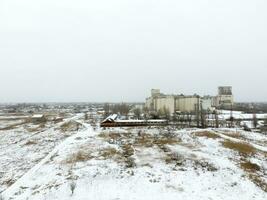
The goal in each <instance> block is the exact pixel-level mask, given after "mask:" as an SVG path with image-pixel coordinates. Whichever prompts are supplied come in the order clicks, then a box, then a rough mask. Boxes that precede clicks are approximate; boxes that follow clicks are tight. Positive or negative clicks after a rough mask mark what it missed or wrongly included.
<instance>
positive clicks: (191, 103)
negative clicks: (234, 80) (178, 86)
mask: <svg viewBox="0 0 267 200" xmlns="http://www.w3.org/2000/svg"><path fill="white" fill-rule="evenodd" d="M233 104H234V97H233V94H232V87H231V86H223V87H218V94H217V95H216V96H199V95H197V94H194V95H183V94H180V95H169V94H162V93H161V92H160V90H159V89H152V90H151V96H150V97H148V98H147V99H146V103H145V107H146V108H148V109H149V110H150V111H154V112H161V111H162V112H164V111H166V110H167V111H168V112H169V113H170V114H174V113H177V112H182V113H185V112H187V113H193V112H199V111H200V110H205V111H213V110H214V109H216V108H231V107H232V106H233Z"/></svg>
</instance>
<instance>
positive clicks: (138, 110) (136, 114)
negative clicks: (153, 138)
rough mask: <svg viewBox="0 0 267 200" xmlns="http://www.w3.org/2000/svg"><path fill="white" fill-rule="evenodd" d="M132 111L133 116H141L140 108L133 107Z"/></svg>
mask: <svg viewBox="0 0 267 200" xmlns="http://www.w3.org/2000/svg"><path fill="white" fill-rule="evenodd" d="M133 112H134V115H135V117H136V118H137V119H140V116H141V109H140V108H135V109H134V110H133Z"/></svg>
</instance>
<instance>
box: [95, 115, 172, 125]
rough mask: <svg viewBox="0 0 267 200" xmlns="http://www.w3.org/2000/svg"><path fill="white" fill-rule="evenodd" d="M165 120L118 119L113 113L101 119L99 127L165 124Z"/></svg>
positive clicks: (166, 123)
mask: <svg viewBox="0 0 267 200" xmlns="http://www.w3.org/2000/svg"><path fill="white" fill-rule="evenodd" d="M166 125H168V121H167V120H120V119H118V115H116V114H113V115H110V116H109V117H107V118H106V119H105V120H103V121H102V122H101V124H100V127H129V126H166Z"/></svg>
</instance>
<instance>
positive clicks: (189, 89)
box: [0, 0, 267, 102]
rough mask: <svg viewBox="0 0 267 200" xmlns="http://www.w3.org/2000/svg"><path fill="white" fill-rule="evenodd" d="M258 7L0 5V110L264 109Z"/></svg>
mask: <svg viewBox="0 0 267 200" xmlns="http://www.w3.org/2000/svg"><path fill="white" fill-rule="evenodd" d="M266 79H267V1H266V0H253V1H252V0H223V1H222V0H201V1H199V0H186V1H181V0H145V1H144V0H134V1H133V0H132V1H130V0H112V1H111V0H97V1H88V0H75V1H74V0H72V1H70V0H45V1H44V0H42V1H40V0H24V1H21V0H0V102H38V101H40V102H46V101H65V102H66V101H104V102H105V101H144V99H145V97H146V96H148V95H149V94H150V89H151V88H160V89H161V90H162V91H163V92H165V93H184V94H193V93H198V94H201V95H202V94H211V95H215V94H216V93H217V86H219V85H232V86H233V92H234V95H235V100H236V101H267V89H266V86H265V85H266Z"/></svg>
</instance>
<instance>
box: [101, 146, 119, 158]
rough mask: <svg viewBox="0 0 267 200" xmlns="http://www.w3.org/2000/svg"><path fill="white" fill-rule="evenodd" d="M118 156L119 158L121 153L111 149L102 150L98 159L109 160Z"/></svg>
mask: <svg viewBox="0 0 267 200" xmlns="http://www.w3.org/2000/svg"><path fill="white" fill-rule="evenodd" d="M119 156H121V153H120V152H119V151H118V150H117V149H115V148H112V147H108V148H106V149H103V150H101V152H100V157H103V158H104V159H111V158H115V157H119Z"/></svg>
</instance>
